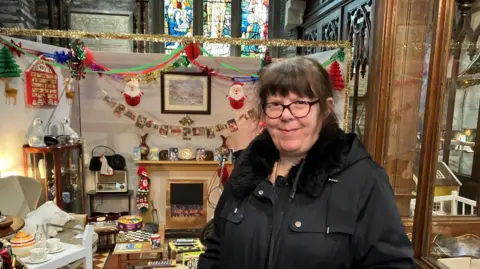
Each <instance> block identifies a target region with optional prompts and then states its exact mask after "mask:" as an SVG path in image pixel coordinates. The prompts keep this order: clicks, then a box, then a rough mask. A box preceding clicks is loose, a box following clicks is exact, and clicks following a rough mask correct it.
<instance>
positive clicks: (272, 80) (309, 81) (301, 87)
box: [255, 56, 338, 127]
mask: <svg viewBox="0 0 480 269" xmlns="http://www.w3.org/2000/svg"><path fill="white" fill-rule="evenodd" d="M255 84H256V90H257V92H256V95H257V99H258V100H257V102H258V104H257V107H256V112H257V113H256V118H257V120H258V121H259V120H260V118H261V117H262V114H263V105H264V104H265V103H266V102H267V99H268V97H269V96H272V95H280V96H282V97H286V96H288V95H289V94H290V93H294V94H296V95H298V96H300V97H308V98H310V99H314V100H315V99H318V100H319V104H320V114H321V115H326V114H327V113H328V103H327V99H328V98H329V97H333V87H332V84H331V82H330V77H329V75H328V73H327V71H326V70H325V69H324V68H323V67H322V65H320V63H318V62H317V61H315V60H313V59H311V58H307V57H304V56H298V57H293V58H288V59H286V60H284V61H279V62H275V63H271V64H269V65H267V66H265V67H264V68H263V69H262V70H260V73H259V79H258V81H257V82H256V83H255ZM326 118H329V119H328V120H327V121H328V122H332V123H333V122H334V123H336V124H337V127H338V121H337V118H336V116H335V114H334V113H328V115H326Z"/></svg>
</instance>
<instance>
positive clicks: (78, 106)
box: [0, 38, 259, 221]
mask: <svg viewBox="0 0 480 269" xmlns="http://www.w3.org/2000/svg"><path fill="white" fill-rule="evenodd" d="M8 40H10V38H8ZM15 41H16V42H22V46H23V48H29V49H34V50H39V51H43V52H49V53H53V52H55V51H58V50H61V48H58V47H54V46H49V45H44V44H40V43H35V42H30V41H25V40H18V39H15ZM93 55H94V60H95V61H96V62H97V63H99V64H102V65H104V66H107V67H109V68H112V69H115V68H126V67H133V66H137V65H141V64H146V63H151V62H153V61H159V60H161V58H162V57H163V55H159V54H133V53H128V54H122V53H107V52H93ZM16 60H17V63H18V64H19V65H20V68H21V69H22V70H25V69H26V68H27V67H28V66H29V64H30V63H31V62H33V60H34V59H33V58H29V57H27V56H22V57H20V58H16ZM198 61H199V62H200V63H202V64H203V65H206V66H208V67H210V68H215V70H216V71H217V72H220V73H222V74H228V73H229V72H230V74H231V75H234V76H242V75H241V74H238V73H235V72H233V73H231V72H232V71H229V70H226V69H224V68H219V66H218V64H216V63H215V62H214V61H213V60H212V59H210V58H208V57H203V56H201V57H200V58H199V59H198ZM222 61H223V62H225V63H228V64H230V65H232V66H234V67H236V68H238V69H241V70H244V71H247V72H250V73H256V72H258V68H259V59H245V58H222ZM56 70H57V73H58V74H59V78H58V79H59V84H60V85H59V96H63V76H62V72H64V73H63V74H64V75H65V76H69V74H68V71H67V70H65V69H63V70H59V68H57V69H56ZM195 70H196V69H195V68H193V69H191V70H190V71H195ZM179 71H180V70H179ZM231 84H232V83H231V81H226V80H222V79H218V78H216V77H213V78H212V106H211V107H212V110H211V111H212V112H211V115H190V117H191V118H192V119H193V120H194V121H195V124H194V125H193V126H192V127H195V126H198V127H204V126H211V125H214V124H217V123H226V121H227V120H229V119H232V118H235V117H238V116H239V115H240V114H242V113H245V112H246V111H247V110H248V109H249V108H250V107H251V105H252V101H253V100H252V98H253V96H254V92H253V85H252V84H251V83H246V85H245V91H246V94H247V96H248V97H247V100H246V103H245V107H244V108H243V109H241V110H238V111H234V110H233V109H232V108H231V107H230V104H229V101H228V100H227V99H226V95H227V94H228V92H229V89H230V86H231ZM10 86H11V87H14V88H17V89H18V90H19V93H18V96H17V105H16V106H11V105H10V106H7V105H6V104H5V97H4V94H0V113H1V115H2V121H1V124H0V172H2V173H3V176H5V175H8V174H19V175H22V174H23V157H22V156H23V155H22V145H23V144H24V143H26V138H27V137H28V130H29V128H30V125H31V123H32V121H33V120H34V119H35V118H37V117H39V118H41V119H42V120H43V121H44V122H45V123H46V122H47V121H48V119H49V118H50V117H52V121H53V122H59V121H60V119H61V118H63V117H70V119H71V126H72V128H73V129H74V130H75V131H77V132H80V131H81V135H82V137H83V138H84V139H85V146H84V148H85V156H84V158H85V170H84V171H85V177H86V178H85V179H86V190H87V191H88V190H93V189H94V180H93V173H91V172H90V171H89V170H88V164H89V160H90V157H91V154H90V151H91V149H92V148H93V147H95V146H97V145H106V146H109V147H112V148H113V149H115V150H116V152H117V153H119V154H122V155H123V156H124V157H125V159H126V160H127V169H128V171H129V188H130V189H133V190H136V189H137V186H138V176H137V174H136V171H137V168H138V167H137V166H136V165H135V163H134V162H133V158H132V150H133V147H135V146H137V145H138V144H139V142H140V141H139V138H138V134H143V133H145V132H146V131H147V130H149V129H145V130H139V129H137V128H136V127H134V122H133V121H131V120H129V119H127V118H126V117H120V118H119V117H117V116H115V115H114V114H113V113H112V109H111V108H110V107H108V106H107V105H106V104H105V103H104V102H103V101H102V97H103V96H104V95H103V93H102V92H101V91H100V90H99V89H100V88H102V89H103V90H105V91H106V92H108V93H109V95H110V96H111V97H112V98H114V99H118V100H123V96H122V95H121V93H120V92H121V91H122V90H123V88H124V81H119V80H115V79H112V78H109V77H107V76H103V77H98V76H97V75H95V74H89V75H88V76H87V78H86V79H85V80H82V81H80V82H79V83H78V85H77V86H78V88H77V90H79V94H77V96H79V98H77V99H76V100H75V102H74V104H73V105H69V104H67V102H66V98H65V97H64V96H63V97H62V99H61V100H60V104H59V105H58V107H56V108H31V107H28V106H26V105H25V96H24V95H25V75H24V74H22V77H21V78H16V79H13V80H12V82H10ZM141 87H142V90H143V91H144V93H145V95H144V96H143V97H142V101H141V103H140V105H138V106H137V107H134V108H133V110H134V111H136V112H140V113H142V114H144V115H145V116H147V117H149V118H152V119H154V120H155V121H157V122H159V123H162V124H168V125H179V123H178V121H179V120H180V119H181V118H182V117H183V116H184V115H181V114H161V110H160V83H157V84H156V85H141ZM3 90H4V84H3V82H0V91H3ZM52 115H53V116H52ZM254 127H255V126H254V124H253V123H252V122H250V121H249V122H244V123H242V124H239V128H240V130H239V131H237V132H235V133H230V132H229V131H228V130H227V131H224V132H223V133H222V134H224V135H227V136H228V135H230V136H231V139H230V146H231V147H232V148H234V149H241V148H244V147H245V146H246V145H247V144H248V142H249V141H250V140H251V139H252V138H253V137H255V135H256V133H255V131H253V129H254ZM219 135H220V133H217V137H216V138H215V139H207V138H206V137H192V140H190V141H184V140H182V138H181V137H166V138H165V137H160V136H159V135H158V134H156V133H153V132H152V133H151V134H150V135H149V138H148V141H147V143H148V145H149V146H150V147H158V148H160V149H166V148H168V147H178V148H184V147H187V148H190V149H192V150H195V149H196V148H197V147H202V148H208V149H211V150H213V149H214V148H216V147H218V146H220V144H221V139H220V137H219ZM150 177H151V179H152V193H151V198H152V199H153V200H154V202H155V205H156V208H157V209H158V210H159V213H160V220H161V221H163V220H164V218H165V198H166V196H165V195H166V194H165V186H166V184H165V183H166V180H167V179H199V180H210V179H211V178H212V173H210V172H193V173H182V172H159V173H152V174H151V175H150ZM211 198H212V200H213V201H216V200H217V199H218V193H217V192H215V193H214V195H213V196H212V197H211ZM97 205H98V206H97V207H96V210H97V211H102V212H111V211H123V210H125V209H126V208H127V201H125V200H119V199H112V200H108V199H105V198H104V199H97ZM132 205H133V208H134V213H136V206H135V201H134V199H133V200H132ZM87 208H88V207H87ZM212 213H213V209H209V210H208V215H209V217H210V216H211V215H212Z"/></svg>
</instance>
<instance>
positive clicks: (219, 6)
mask: <svg viewBox="0 0 480 269" xmlns="http://www.w3.org/2000/svg"><path fill="white" fill-rule="evenodd" d="M231 18H232V2H231V0H203V35H204V36H205V37H211V38H217V37H231V36H232V35H231V30H232V24H231ZM203 47H204V48H205V49H206V50H207V51H208V52H210V53H211V54H213V55H214V56H223V57H228V56H230V45H229V44H211V43H205V44H203Z"/></svg>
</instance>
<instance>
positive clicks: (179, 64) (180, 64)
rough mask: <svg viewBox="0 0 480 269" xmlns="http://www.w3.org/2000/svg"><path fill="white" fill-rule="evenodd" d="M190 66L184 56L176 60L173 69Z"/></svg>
mask: <svg viewBox="0 0 480 269" xmlns="http://www.w3.org/2000/svg"><path fill="white" fill-rule="evenodd" d="M189 65H190V61H189V60H188V59H187V57H186V56H185V55H182V56H180V59H178V60H176V61H175V62H174V63H173V65H172V66H173V67H174V68H179V67H188V66H189Z"/></svg>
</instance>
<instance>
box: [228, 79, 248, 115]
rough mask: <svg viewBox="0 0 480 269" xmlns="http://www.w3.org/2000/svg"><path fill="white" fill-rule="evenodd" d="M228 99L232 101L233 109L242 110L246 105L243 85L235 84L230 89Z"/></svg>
mask: <svg viewBox="0 0 480 269" xmlns="http://www.w3.org/2000/svg"><path fill="white" fill-rule="evenodd" d="M227 99H228V100H229V101H230V106H231V107H232V108H233V109H241V108H242V107H243V105H245V99H247V96H246V95H245V90H244V89H243V83H240V82H234V83H233V84H232V87H230V92H229V94H228V95H227Z"/></svg>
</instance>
